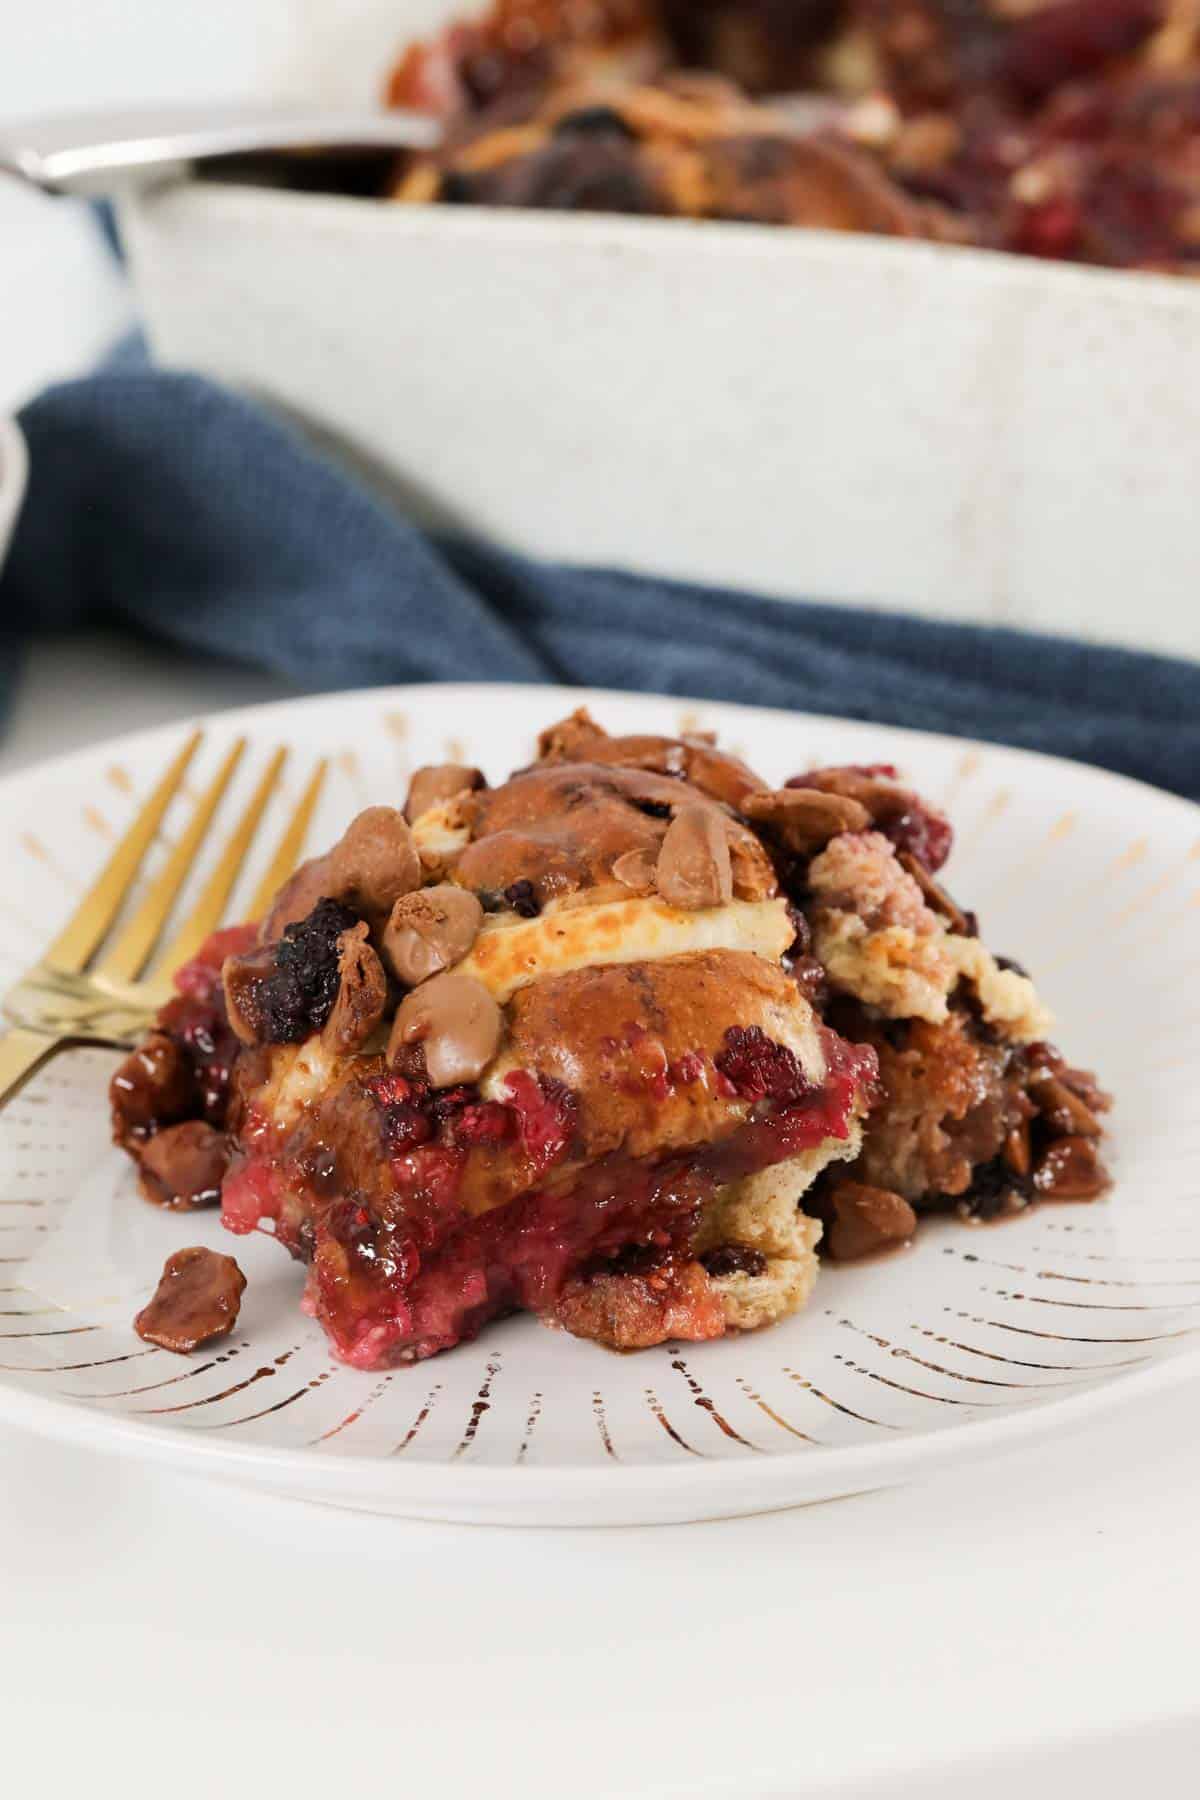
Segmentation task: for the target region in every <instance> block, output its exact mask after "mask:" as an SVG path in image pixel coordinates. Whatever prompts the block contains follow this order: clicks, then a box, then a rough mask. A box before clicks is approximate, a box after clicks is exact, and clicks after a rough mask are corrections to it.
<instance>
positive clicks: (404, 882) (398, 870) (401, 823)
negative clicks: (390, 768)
mask: <svg viewBox="0 0 1200 1800" xmlns="http://www.w3.org/2000/svg"><path fill="white" fill-rule="evenodd" d="M329 865H330V874H331V876H332V879H333V892H334V894H335V896H336V897H337V899H339V900H342V901H344V902H345V903H346V904H347V905H348V906H352V907H353V908H354V910H355V912H356V913H359V914H360V915H361V916H363V917H365V918H367V919H378V920H379V922H380V924H382V922H383V920H384V919H386V918H387V915H388V914H389V913H390V912H391V910H392V907H393V906H394V905H395V904H396V901H397V900H398V899H399V898H400V896H401V894H409V893H411V892H412V890H413V889H414V888H417V887H420V885H421V859H420V857H419V855H418V854H417V847H416V845H415V844H414V842H413V836H412V832H411V831H410V830H409V829H408V825H407V823H406V821H405V819H404V815H403V814H402V813H399V812H397V811H396V809H395V807H393V806H368V807H367V809H366V810H365V812H360V813H359V815H358V817H357V818H356V819H352V820H351V821H350V824H349V826H348V827H347V829H346V832H345V835H344V836H343V838H342V840H341V842H340V843H338V844H335V845H334V847H333V849H332V850H331V851H330V853H329Z"/></svg>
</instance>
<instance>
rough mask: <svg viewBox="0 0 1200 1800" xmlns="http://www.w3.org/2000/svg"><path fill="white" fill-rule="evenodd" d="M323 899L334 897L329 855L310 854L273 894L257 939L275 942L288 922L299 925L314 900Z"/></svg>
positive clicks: (265, 942) (310, 909) (315, 901)
mask: <svg viewBox="0 0 1200 1800" xmlns="http://www.w3.org/2000/svg"><path fill="white" fill-rule="evenodd" d="M326 898H329V899H336V898H337V896H336V895H335V894H334V891H333V874H332V872H331V869H330V857H329V856H328V855H325V856H314V857H310V859H309V860H308V862H305V863H301V865H300V867H299V868H298V869H297V870H296V872H295V874H294V875H293V876H291V878H290V879H289V880H287V881H285V882H284V884H283V886H282V887H281V888H280V890H279V892H278V893H277V894H276V896H275V898H274V900H273V901H272V903H271V910H270V912H269V913H268V914H267V916H266V918H265V919H264V921H263V924H262V928H261V929H260V931H259V934H258V935H259V939H260V941H261V942H262V943H264V944H274V943H276V942H277V941H278V939H280V938H281V937H282V936H283V934H284V932H285V931H286V930H287V928H288V926H289V925H298V924H299V923H300V921H301V919H307V917H308V915H309V913H310V912H311V911H312V910H313V907H314V906H316V904H317V902H318V901H319V900H324V899H326Z"/></svg>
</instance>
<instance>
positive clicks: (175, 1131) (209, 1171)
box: [138, 1119, 229, 1211]
mask: <svg viewBox="0 0 1200 1800" xmlns="http://www.w3.org/2000/svg"><path fill="white" fill-rule="evenodd" d="M228 1161H229V1150H228V1146H227V1144H226V1140H225V1136H224V1133H222V1132H220V1131H214V1129H213V1127H212V1126H211V1125H206V1124H205V1122H204V1120H203V1119H187V1120H185V1121H184V1123H183V1124H182V1125H168V1127H167V1129H166V1130H165V1131H160V1132H158V1133H157V1134H156V1135H155V1136H154V1137H152V1138H151V1139H150V1142H149V1143H148V1144H147V1145H146V1147H145V1149H144V1150H143V1151H142V1152H141V1156H140V1158H139V1163H138V1179H139V1183H140V1186H141V1190H142V1193H143V1194H144V1195H145V1197H146V1199H147V1200H149V1201H151V1202H152V1203H153V1204H154V1205H155V1206H169V1207H172V1208H175V1209H177V1210H179V1211H187V1210H191V1209H192V1208H195V1207H198V1206H215V1205H216V1203H217V1201H218V1200H219V1199H220V1198H221V1182H222V1179H223V1178H224V1175H225V1169H226V1165H227V1164H228Z"/></svg>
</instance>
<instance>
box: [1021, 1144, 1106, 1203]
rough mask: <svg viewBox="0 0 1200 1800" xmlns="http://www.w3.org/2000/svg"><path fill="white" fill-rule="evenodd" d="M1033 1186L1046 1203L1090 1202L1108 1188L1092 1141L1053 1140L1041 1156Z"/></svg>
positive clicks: (1104, 1170)
mask: <svg viewBox="0 0 1200 1800" xmlns="http://www.w3.org/2000/svg"><path fill="white" fill-rule="evenodd" d="M1033 1185H1034V1187H1035V1188H1036V1189H1037V1191H1038V1193H1039V1194H1042V1195H1044V1196H1045V1198H1046V1199H1048V1200H1094V1199H1095V1198H1096V1197H1097V1195H1099V1194H1102V1193H1104V1191H1105V1189H1106V1188H1107V1187H1108V1185H1109V1178H1108V1171H1107V1169H1106V1168H1105V1167H1104V1164H1103V1163H1102V1162H1101V1160H1100V1155H1099V1152H1098V1150H1097V1149H1096V1143H1095V1140H1094V1139H1093V1138H1086V1137H1063V1138H1056V1139H1055V1141H1054V1142H1053V1143H1052V1144H1051V1145H1050V1147H1049V1149H1048V1150H1045V1151H1044V1152H1043V1153H1042V1156H1041V1158H1040V1160H1039V1162H1038V1165H1037V1167H1036V1169H1035V1170H1034V1172H1033Z"/></svg>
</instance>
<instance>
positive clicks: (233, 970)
mask: <svg viewBox="0 0 1200 1800" xmlns="http://www.w3.org/2000/svg"><path fill="white" fill-rule="evenodd" d="M330 904H333V903H332V902H331V903H330ZM275 951H276V945H275V944H273V943H270V944H264V945H262V946H261V947H260V948H259V949H257V950H251V951H250V952H249V953H248V954H247V955H245V956H227V957H226V958H225V963H224V966H223V968H222V970H221V980H222V984H223V986H224V990H225V1011H226V1013H227V1015H228V1017H229V1023H230V1025H231V1026H232V1027H233V1030H234V1034H235V1036H236V1037H237V1038H239V1039H240V1041H241V1042H242V1043H243V1044H261V1043H264V1042H266V1037H265V1032H266V1022H265V1019H264V1015H263V1006H262V993H263V988H264V985H265V984H266V983H267V982H268V981H269V980H270V978H271V977H272V976H273V975H274V973H275V967H276V964H275Z"/></svg>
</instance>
